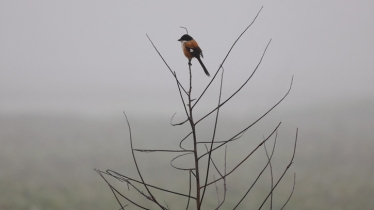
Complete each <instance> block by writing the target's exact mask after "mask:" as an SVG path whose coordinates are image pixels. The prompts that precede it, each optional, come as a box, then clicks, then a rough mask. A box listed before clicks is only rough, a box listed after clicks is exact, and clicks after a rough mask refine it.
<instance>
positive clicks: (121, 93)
mask: <svg viewBox="0 0 374 210" xmlns="http://www.w3.org/2000/svg"><path fill="white" fill-rule="evenodd" d="M262 6H263V9H262V10H261V12H260V14H259V16H258V17H257V19H256V21H255V22H254V24H253V25H252V26H251V27H250V28H249V29H248V31H247V32H246V33H245V34H244V35H243V36H242V37H241V39H240V40H239V41H238V42H237V44H236V45H235V47H234V48H233V50H232V51H231V53H230V55H229V57H228V58H227V60H226V62H225V64H224V68H225V77H224V82H223V93H222V98H223V99H227V98H228V97H229V96H230V95H231V93H233V92H234V91H235V90H237V89H238V88H239V87H240V85H241V84H242V83H243V82H244V81H245V80H246V79H247V78H248V77H249V76H250V75H251V73H252V71H253V70H254V69H255V68H256V66H257V65H258V63H259V61H260V59H261V56H262V54H263V53H264V50H265V47H266V46H267V44H268V42H269V41H270V40H271V42H270V45H269V47H268V49H267V51H266V53H265V56H264V59H263V60H262V62H261V64H260V66H259V68H258V69H257V71H256V73H255V74H254V76H253V78H252V79H251V80H250V81H249V83H248V84H247V86H246V87H245V88H243V90H242V91H241V92H240V93H239V94H238V95H236V96H235V97H234V98H233V99H232V100H231V101H230V102H229V103H227V105H225V106H224V107H223V108H222V111H221V113H222V118H221V119H222V121H221V123H222V124H220V125H221V126H222V127H221V132H222V133H221V137H222V138H224V136H225V135H229V134H228V133H230V132H231V133H232V134H233V133H235V132H237V130H235V129H236V128H241V127H245V125H247V124H250V123H251V122H253V121H254V120H255V119H257V118H258V117H260V116H261V115H262V114H263V113H265V112H266V111H267V110H268V109H270V108H271V107H272V106H273V105H274V104H275V103H277V102H278V101H279V100H280V99H281V98H282V97H283V96H284V94H285V93H286V92H287V90H288V88H289V86H290V83H291V79H292V77H293V84H292V89H291V92H290V94H289V95H288V96H287V98H286V99H285V100H284V101H283V102H282V103H281V104H280V105H279V106H277V107H276V108H275V109H274V110H273V111H272V112H271V113H270V114H269V115H268V116H266V118H265V119H264V120H263V121H261V122H260V123H259V124H258V125H256V126H255V127H254V128H253V129H254V130H252V131H251V132H252V133H251V134H248V136H247V138H249V139H257V140H256V142H258V140H261V138H262V136H263V135H265V136H266V135H268V134H269V133H270V132H271V130H272V129H273V128H274V127H275V126H276V125H277V123H278V122H280V121H281V122H282V125H281V131H280V134H281V137H280V138H281V139H283V143H279V142H278V145H279V151H280V153H281V154H282V155H281V156H280V157H279V160H283V159H284V158H288V157H289V155H291V154H292V141H293V140H294V137H295V132H296V128H299V143H298V150H297V154H296V155H297V156H296V159H295V163H294V166H293V167H294V168H293V170H292V171H291V172H290V173H289V176H290V177H292V172H293V171H294V172H296V173H297V177H298V179H297V182H296V183H297V184H296V189H298V188H299V191H295V194H294V197H293V198H292V199H291V201H290V204H289V205H290V206H291V207H293V208H294V209H315V208H313V207H315V206H316V205H317V204H318V205H319V206H318V209H369V206H372V205H374V204H373V201H371V199H370V198H367V196H368V195H370V194H371V195H372V194H373V193H374V186H373V184H369V183H374V182H373V180H372V178H370V177H371V176H370V174H372V173H373V172H374V171H373V170H374V163H373V162H372V161H371V160H372V159H373V157H374V156H373V153H372V149H373V147H374V146H373V144H374V143H373V140H374V139H373V134H374V133H373V125H374V108H373V107H374V83H373V78H374V71H373V70H374V68H373V67H374V59H373V58H374V39H373V37H374V13H373V11H374V2H372V1H328V2H319V1H296V0H292V1H286V2H279V1H237V2H235V3H228V2H227V1H210V2H200V1H188V2H177V1H163V2H144V1H111V2H106V1H79V2H75V1H61V2H50V1H28V2H25V1H1V2H0V28H1V30H0V123H1V129H0V131H1V133H0V143H1V144H2V146H1V149H0V154H1V155H0V157H1V161H0V164H1V165H0V168H1V170H0V183H7V184H6V185H0V197H3V199H0V208H1V209H34V210H35V209H67V208H68V209H93V208H96V209H108V207H109V206H110V208H113V209H116V208H117V209H118V206H117V205H116V201H115V199H114V198H113V195H111V192H110V190H108V188H107V187H106V186H105V183H104V181H103V180H102V179H101V178H100V177H99V176H98V175H97V174H95V172H94V171H93V170H92V169H93V168H99V169H102V170H105V169H107V168H112V169H117V170H119V171H121V170H124V168H126V171H127V172H128V171H131V170H127V168H128V167H130V168H132V167H133V164H132V162H131V156H129V152H130V149H129V145H128V135H129V133H128V130H127V127H126V122H125V119H124V115H123V111H126V113H127V115H128V117H129V120H130V123H131V125H132V127H133V129H134V130H133V133H134V135H135V137H136V138H135V139H136V144H137V146H138V147H142V148H143V147H148V148H152V147H158V148H159V147H161V146H164V147H170V148H177V146H178V145H177V144H178V143H175V142H178V141H177V140H179V139H180V138H182V136H183V134H185V132H186V127H183V128H176V127H171V126H170V125H169V120H170V118H171V116H172V115H173V114H174V113H176V115H175V118H174V120H175V121H181V120H183V119H184V117H185V116H184V115H185V114H184V109H183V107H182V106H181V101H180V98H179V92H178V89H177V86H176V84H175V80H174V78H173V76H172V74H171V73H170V72H169V70H168V68H167V67H166V65H165V64H164V63H163V61H162V59H161V58H160V57H159V55H158V54H157V52H156V51H155V50H154V48H153V46H152V44H151V43H150V41H149V40H148V38H147V36H146V34H147V35H148V36H149V37H150V38H151V40H152V41H153V43H154V44H155V46H156V47H157V49H158V50H159V51H160V53H161V54H162V56H163V58H164V59H165V60H166V62H167V63H168V65H169V66H170V68H171V69H172V70H173V71H175V72H176V73H177V75H178V77H179V78H180V80H181V82H182V84H183V85H184V86H185V87H187V86H188V78H189V75H188V66H187V59H186V58H185V57H184V56H183V53H182V50H181V47H180V43H179V42H177V40H178V39H179V38H180V37H181V36H182V35H183V34H185V33H186V31H185V30H184V29H183V28H180V26H183V27H186V28H187V29H188V32H189V34H190V35H191V36H192V37H194V38H195V40H197V41H198V43H199V45H200V47H201V48H202V50H203V52H204V59H203V62H204V63H205V65H206V66H207V68H208V70H209V72H210V73H211V75H214V74H215V73H216V71H217V70H218V67H219V65H220V64H221V62H222V60H223V59H224V58H225V56H226V54H227V52H228V50H229V49H230V47H231V46H232V44H233V43H234V41H235V40H236V39H237V37H238V36H239V35H240V34H241V33H242V32H243V30H244V29H245V28H246V27H247V26H248V25H249V24H250V23H251V22H252V20H253V19H254V17H255V16H256V14H257V13H258V11H259V10H260V9H261V7H262ZM192 64H193V65H192V71H193V87H194V89H193V96H194V97H196V98H197V97H198V96H199V94H200V93H201V92H202V91H203V88H204V87H205V86H206V85H207V84H208V83H209V82H210V80H211V79H212V77H207V76H206V75H205V74H204V72H203V70H202V69H201V67H200V66H199V64H198V62H197V61H196V60H193V61H192ZM218 90H219V81H218V80H217V81H215V82H214V83H213V85H212V86H211V87H210V89H209V90H208V91H207V94H206V96H205V97H204V98H203V100H201V101H200V102H199V106H196V109H195V111H196V113H197V116H198V117H201V116H203V114H204V113H206V112H208V111H210V110H211V109H212V108H213V107H214V106H215V105H216V104H217V103H218V102H217V96H218ZM210 120H211V119H210ZM209 122H211V121H209ZM209 122H207V123H206V124H204V125H202V127H201V128H200V129H201V130H202V131H201V132H202V136H203V137H205V136H207V135H208V134H207V133H208V132H209V131H211V126H210V125H209ZM205 129H206V130H205ZM225 129H226V130H225ZM205 132H207V133H205ZM247 143H248V142H247ZM174 144H175V145H174ZM239 145H240V144H239ZM250 145H251V146H254V145H252V144H250ZM234 148H236V149H237V151H241V149H240V146H238V147H233V149H232V153H235V155H233V156H234V157H233V158H234V160H236V159H235V158H239V157H240V156H238V157H237V156H236V155H237V154H236V152H234V151H236V150H235V149H234ZM262 152H263V151H262ZM238 153H239V152H238ZM244 153H245V151H244ZM283 154H284V156H285V157H284V158H283ZM262 155H263V154H262ZM149 157H151V156H148V154H147V156H141V158H142V160H144V162H145V163H144V162H143V163H144V164H145V165H143V167H144V170H146V171H151V170H152V169H155V170H156V172H160V171H162V170H166V169H165V168H168V170H170V166H169V165H168V164H169V162H168V161H169V159H167V158H170V157H169V156H168V157H166V156H165V157H159V158H161V159H162V160H166V161H165V163H162V164H161V166H159V167H156V166H155V165H152V164H149V163H147V160H148V159H147V158H149ZM261 157H262V158H266V157H265V156H261ZM261 157H259V158H260V159H261ZM156 159H157V158H156ZM124 160H125V161H124ZM234 160H233V162H235V161H234ZM280 162H281V161H280ZM282 164H286V162H282ZM128 173H133V171H132V172H128ZM172 173H174V172H170V174H172ZM278 175H279V174H278ZM161 177H162V176H161ZM152 178H154V179H155V181H156V180H157V178H156V177H152ZM174 179H176V177H173V176H172V175H170V180H174ZM160 180H162V179H160ZM160 180H158V181H159V182H162V181H160ZM290 183H291V184H290ZM167 184H169V183H167ZM233 185H234V186H236V184H233ZM291 186H292V180H291V181H290V180H288V182H287V180H286V183H285V184H284V187H285V189H287V190H289V188H290V187H291ZM95 187H96V188H95ZM236 187H240V186H236ZM41 189H42V190H41ZM98 189H99V190H98ZM124 189H126V187H125V188H124ZM281 189H283V188H281ZM105 190H106V191H105ZM231 190H232V188H231ZM281 191H282V190H281ZM281 191H280V192H281ZM74 192H79V193H78V195H79V196H80V197H79V196H78V197H76V196H77V195H76V194H74ZM287 192H288V191H287ZM235 193H236V191H235ZM361 193H362V194H361ZM281 194H282V193H281ZM364 195H365V196H364ZM69 196H73V197H76V198H77V200H79V202H78V201H77V200H74V199H70V197H69ZM66 197H68V198H69V199H68V198H66ZM56 199H57V200H56ZM93 201H95V202H93ZM100 201H102V202H100ZM349 201H350V202H349ZM96 202H98V203H100V205H99V204H96ZM67 204H69V205H67ZM247 207H248V208H249V207H251V208H252V206H250V205H249V206H247ZM291 207H290V208H291ZM228 208H230V207H228ZM254 208H255V207H254ZM291 209H292V208H291Z"/></svg>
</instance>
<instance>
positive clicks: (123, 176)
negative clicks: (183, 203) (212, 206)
mask: <svg viewBox="0 0 374 210" xmlns="http://www.w3.org/2000/svg"><path fill="white" fill-rule="evenodd" d="M100 172H101V173H104V174H107V175H109V176H112V177H113V178H115V179H117V180H118V181H121V182H124V181H125V182H127V183H128V180H130V181H133V182H137V183H139V184H143V183H142V182H140V181H138V180H136V179H133V178H130V177H127V176H125V175H122V174H120V173H117V172H115V171H112V170H107V171H106V172H104V171H100ZM112 173H113V174H112ZM114 174H115V175H114ZM145 184H146V185H147V186H149V187H152V188H154V189H157V190H161V191H164V192H168V193H171V194H175V195H179V196H184V197H188V195H185V194H182V193H178V192H174V191H170V190H167V189H163V188H160V187H157V186H154V185H151V184H147V183H145ZM191 198H192V199H196V198H195V197H191Z"/></svg>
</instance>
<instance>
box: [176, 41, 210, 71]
mask: <svg viewBox="0 0 374 210" xmlns="http://www.w3.org/2000/svg"><path fill="white" fill-rule="evenodd" d="M178 41H180V42H181V45H182V50H183V53H184V55H185V56H186V57H187V58H188V65H190V66H191V65H192V64H191V60H192V58H196V59H197V60H198V61H199V63H200V65H201V67H203V69H204V72H205V74H206V75H207V76H208V77H209V76H210V74H209V72H208V70H207V69H206V67H205V65H204V63H203V62H202V61H201V58H200V56H201V57H202V58H203V57H204V56H203V51H202V50H201V48H200V47H199V44H197V42H196V41H195V40H194V39H193V38H192V37H191V36H190V35H188V34H185V35H183V36H182V37H181V38H180V39H178Z"/></svg>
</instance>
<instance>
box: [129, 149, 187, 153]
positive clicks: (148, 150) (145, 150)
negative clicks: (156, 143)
mask: <svg viewBox="0 0 374 210" xmlns="http://www.w3.org/2000/svg"><path fill="white" fill-rule="evenodd" d="M134 151H137V152H147V153H149V152H193V150H165V149H134Z"/></svg>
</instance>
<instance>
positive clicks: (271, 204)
mask: <svg viewBox="0 0 374 210" xmlns="http://www.w3.org/2000/svg"><path fill="white" fill-rule="evenodd" d="M277 135H278V131H277V132H276V133H275V140H276V139H277ZM264 138H265V137H264ZM264 149H265V153H266V157H267V158H268V160H269V169H270V189H273V187H274V178H273V166H272V165H271V160H270V157H269V154H268V150H267V149H266V143H265V144H264ZM273 149H274V147H273ZM273 152H274V150H273ZM272 209H273V192H272V193H271V195H270V210H272Z"/></svg>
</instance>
